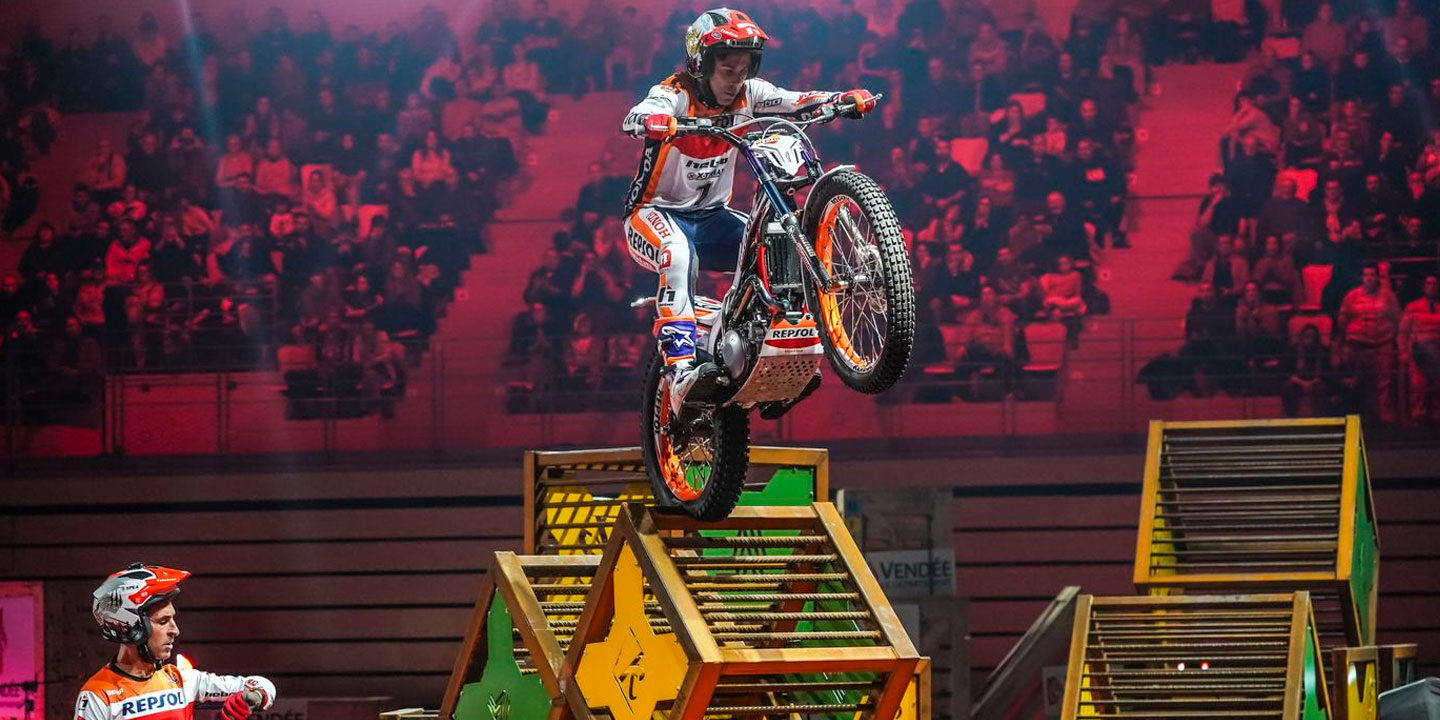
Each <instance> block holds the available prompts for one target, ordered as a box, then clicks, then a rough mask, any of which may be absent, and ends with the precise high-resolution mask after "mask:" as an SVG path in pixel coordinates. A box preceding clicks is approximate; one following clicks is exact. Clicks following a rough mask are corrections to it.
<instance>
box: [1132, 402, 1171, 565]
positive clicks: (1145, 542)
mask: <svg viewBox="0 0 1440 720" xmlns="http://www.w3.org/2000/svg"><path fill="white" fill-rule="evenodd" d="M1164 451H1165V423H1163V422H1161V421H1159V420H1151V421H1150V435H1149V440H1148V441H1147V443H1146V445H1145V474H1144V476H1143V480H1144V487H1142V488H1141V490H1140V521H1139V522H1140V525H1139V531H1138V532H1136V533H1135V554H1134V555H1133V556H1132V557H1133V558H1134V560H1135V584H1137V585H1138V584H1140V583H1142V582H1144V581H1145V580H1146V579H1147V578H1149V576H1150V564H1151V563H1150V550H1151V547H1152V545H1153V544H1154V542H1155V502H1156V499H1157V496H1158V494H1159V489H1160V455H1161V454H1162V453H1163V452H1164Z"/></svg>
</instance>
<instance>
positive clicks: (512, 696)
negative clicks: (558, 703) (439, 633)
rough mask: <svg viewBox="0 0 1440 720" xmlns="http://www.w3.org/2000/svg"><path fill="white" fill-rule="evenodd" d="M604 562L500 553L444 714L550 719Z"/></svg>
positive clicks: (481, 719) (473, 719) (470, 718)
mask: <svg viewBox="0 0 1440 720" xmlns="http://www.w3.org/2000/svg"><path fill="white" fill-rule="evenodd" d="M599 566H600V558H598V557H595V556H593V555H562V556H540V555H516V554H514V553H510V552H497V553H495V558H494V560H493V561H492V562H491V564H490V568H489V571H488V572H487V573H486V574H485V579H484V581H483V582H482V583H481V586H480V593H479V597H478V598H477V599H476V602H475V610H474V612H473V613H472V615H471V619H470V624H469V626H468V627H467V628H466V631H465V639H464V641H463V643H462V644H461V648H460V653H459V654H458V655H457V656H456V660H455V667H454V669H453V670H452V671H451V674H450V681H449V683H448V685H447V686H446V688H445V696H444V698H443V700H442V701H441V703H440V712H439V717H441V718H447V719H448V718H465V719H467V720H506V719H507V718H514V719H515V720H519V718H537V719H538V718H543V717H545V716H546V714H548V712H549V710H550V706H551V705H552V704H553V700H554V698H557V697H559V696H560V694H561V692H560V680H559V677H560V675H559V674H560V667H561V665H562V663H563V661H564V657H565V651H566V650H567V649H568V648H569V646H570V639H571V637H572V636H573V635H574V632H575V626H576V624H577V623H578V621H579V617H580V611H581V609H582V608H583V606H584V603H585V596H586V594H587V593H588V592H589V590H590V586H591V582H592V581H593V580H594V577H595V571H596V570H597V568H599Z"/></svg>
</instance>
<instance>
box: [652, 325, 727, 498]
mask: <svg viewBox="0 0 1440 720" xmlns="http://www.w3.org/2000/svg"><path fill="white" fill-rule="evenodd" d="M644 397H645V402H644V405H643V407H642V409H641V411H640V454H641V455H642V456H643V457H644V460H645V469H646V471H647V474H649V476H650V486H651V488H653V489H654V491H655V497H656V499H657V501H659V503H660V504H661V505H671V506H674V505H678V506H680V507H681V508H683V509H684V510H685V512H686V513H688V514H689V515H691V516H692V517H695V518H698V519H700V520H723V519H725V518H726V517H728V516H729V515H730V511H731V510H734V509H735V504H736V503H737V502H739V501H740V493H741V491H742V490H744V487H745V472H746V470H747V469H748V464H749V460H750V415H749V413H747V412H746V411H745V410H744V409H742V408H738V407H719V408H715V407H706V406H686V408H685V409H684V412H683V413H682V417H680V418H679V419H677V418H675V417H673V415H672V412H671V410H670V375H669V373H667V372H665V363H664V360H663V359H661V357H660V356H659V355H658V354H657V355H655V356H653V357H652V358H651V359H650V368H649V370H648V371H647V372H646V373H645V395H644Z"/></svg>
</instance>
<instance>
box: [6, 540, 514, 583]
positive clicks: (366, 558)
mask: <svg viewBox="0 0 1440 720" xmlns="http://www.w3.org/2000/svg"><path fill="white" fill-rule="evenodd" d="M513 547H514V543H513V542H512V541H509V540H503V541H500V540H479V541H463V542H457V541H451V540H438V539H437V540H417V541H412V542H392V541H379V542H368V541H352V542H342V543H325V544H314V543H295V544H293V545H288V546H287V545H269V544H264V545H260V544H244V543H236V544H230V545H209V546H194V545H168V544H166V545H163V546H159V547H156V546H151V545H145V546H140V547H131V546H127V545H124V544H120V543H117V544H116V545H114V546H112V547H109V548H101V547H84V548H40V549H35V550H26V551H25V552H23V553H4V554H0V573H4V574H5V575H9V576H13V577H21V578H34V579H45V578H50V577H77V576H78V577H84V576H94V577H97V578H99V577H101V576H103V575H104V574H105V573H106V572H110V571H111V568H113V567H114V565H115V563H116V558H133V557H143V558H145V560H146V562H149V563H152V564H159V565H165V566H168V567H178V568H184V569H186V570H189V571H191V572H193V573H196V574H197V575H203V574H211V573H215V574H220V573H223V574H235V573H306V574H308V573H316V572H346V571H350V572H356V571H375V570H404V571H409V572H416V571H420V572H423V571H426V570H463V571H468V572H477V573H478V572H479V571H481V570H482V569H483V568H484V567H485V566H486V565H487V564H488V563H489V560H490V557H491V555H492V554H493V553H494V552H495V551H496V550H507V549H511V548H513Z"/></svg>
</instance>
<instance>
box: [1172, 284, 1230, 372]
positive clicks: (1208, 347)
mask: <svg viewBox="0 0 1440 720" xmlns="http://www.w3.org/2000/svg"><path fill="white" fill-rule="evenodd" d="M1234 340H1235V313H1234V311H1232V310H1229V309H1227V308H1226V307H1225V306H1224V305H1223V304H1222V303H1221V302H1220V297H1219V295H1218V294H1217V293H1216V292H1215V286H1214V285H1211V284H1210V283H1208V282H1202V283H1200V289H1199V292H1198V293H1197V297H1196V298H1195V300H1194V301H1193V302H1192V303H1191V304H1190V311H1189V312H1187V313H1186V314H1185V344H1184V345H1182V346H1181V348H1180V355H1181V357H1184V358H1187V359H1189V360H1191V361H1192V362H1193V363H1194V369H1195V390H1196V393H1197V394H1198V395H1200V396H1201V397H1208V396H1209V395H1210V394H1212V393H1213V392H1214V387H1215V382H1216V380H1217V379H1218V380H1219V381H1220V382H1221V383H1222V384H1223V385H1224V386H1225V387H1233V386H1234V385H1235V384H1236V381H1237V380H1239V377H1238V373H1239V370H1240V368H1239V366H1238V363H1237V362H1236V358H1235V357H1234V352H1235V350H1234Z"/></svg>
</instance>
